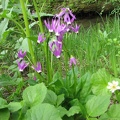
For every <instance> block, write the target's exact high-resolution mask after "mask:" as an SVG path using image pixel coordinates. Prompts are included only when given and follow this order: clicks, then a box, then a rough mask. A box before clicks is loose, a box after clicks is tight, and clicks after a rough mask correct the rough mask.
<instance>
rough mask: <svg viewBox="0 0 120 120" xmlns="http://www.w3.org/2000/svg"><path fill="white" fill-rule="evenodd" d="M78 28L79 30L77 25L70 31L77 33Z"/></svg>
mask: <svg viewBox="0 0 120 120" xmlns="http://www.w3.org/2000/svg"><path fill="white" fill-rule="evenodd" d="M79 28H80V25H77V24H76V26H75V27H71V30H72V31H73V32H75V33H78V31H79Z"/></svg>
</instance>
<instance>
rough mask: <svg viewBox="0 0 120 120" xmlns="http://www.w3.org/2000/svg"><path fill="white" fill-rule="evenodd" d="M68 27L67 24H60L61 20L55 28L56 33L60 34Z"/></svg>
mask: <svg viewBox="0 0 120 120" xmlns="http://www.w3.org/2000/svg"><path fill="white" fill-rule="evenodd" d="M65 29H66V25H64V24H60V22H59V23H58V24H57V26H56V28H55V29H54V32H55V35H56V36H60V33H61V32H64V31H65Z"/></svg>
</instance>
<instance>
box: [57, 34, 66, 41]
mask: <svg viewBox="0 0 120 120" xmlns="http://www.w3.org/2000/svg"><path fill="white" fill-rule="evenodd" d="M63 35H64V33H63V32H61V33H60V35H59V36H57V40H58V41H59V42H62V40H63Z"/></svg>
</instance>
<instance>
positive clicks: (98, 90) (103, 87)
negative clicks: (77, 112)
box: [91, 69, 113, 95]
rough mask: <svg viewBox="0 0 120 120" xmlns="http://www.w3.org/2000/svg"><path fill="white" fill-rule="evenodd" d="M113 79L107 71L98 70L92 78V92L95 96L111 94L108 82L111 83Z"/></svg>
mask: <svg viewBox="0 0 120 120" xmlns="http://www.w3.org/2000/svg"><path fill="white" fill-rule="evenodd" d="M112 79H113V78H112V76H110V75H109V74H108V73H107V72H106V70H105V69H100V70H98V71H97V72H96V73H94V74H93V75H92V77H91V83H92V92H93V93H94V94H95V95H99V94H101V95H105V94H109V92H108V89H107V85H108V82H110V81H111V80H112Z"/></svg>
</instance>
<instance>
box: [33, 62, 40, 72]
mask: <svg viewBox="0 0 120 120" xmlns="http://www.w3.org/2000/svg"><path fill="white" fill-rule="evenodd" d="M32 68H33V69H34V70H35V71H36V72H38V73H40V72H42V70H41V68H42V67H41V63H40V62H37V65H33V66H32Z"/></svg>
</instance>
